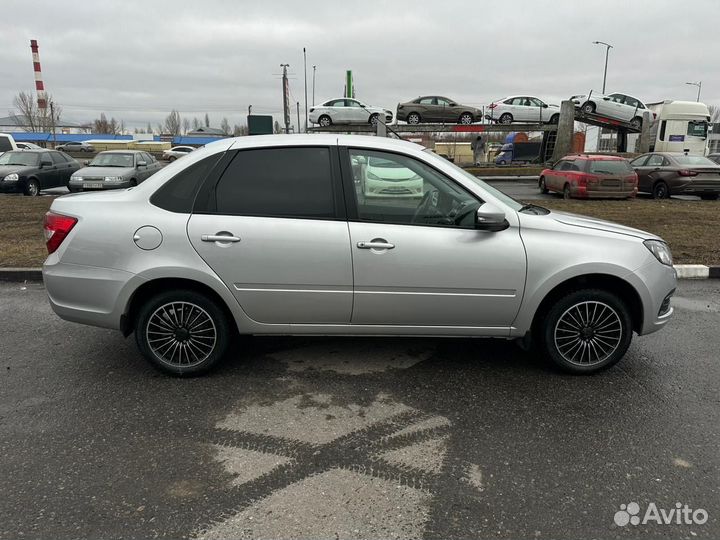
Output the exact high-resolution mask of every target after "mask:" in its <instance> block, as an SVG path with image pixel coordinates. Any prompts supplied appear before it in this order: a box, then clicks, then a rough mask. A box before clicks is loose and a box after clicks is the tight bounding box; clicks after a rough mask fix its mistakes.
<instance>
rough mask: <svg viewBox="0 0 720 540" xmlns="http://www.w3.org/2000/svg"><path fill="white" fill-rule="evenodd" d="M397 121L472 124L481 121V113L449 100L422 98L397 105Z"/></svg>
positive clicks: (431, 97) (437, 97) (434, 97)
mask: <svg viewBox="0 0 720 540" xmlns="http://www.w3.org/2000/svg"><path fill="white" fill-rule="evenodd" d="M397 119H398V120H404V121H405V122H407V123H408V124H419V123H420V122H452V123H453V124H454V123H458V124H472V123H473V122H477V121H479V120H481V119H482V111H481V110H480V109H476V108H475V107H470V106H469V105H460V104H459V103H457V102H456V101H453V100H452V99H450V98H446V97H442V96H424V97H419V98H417V99H414V100H412V101H408V102H407V103H399V104H398V106H397Z"/></svg>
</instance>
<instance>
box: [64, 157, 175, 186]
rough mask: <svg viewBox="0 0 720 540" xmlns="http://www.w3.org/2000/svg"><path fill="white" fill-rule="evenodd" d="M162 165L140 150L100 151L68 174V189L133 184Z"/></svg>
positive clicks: (144, 178) (147, 176)
mask: <svg viewBox="0 0 720 540" xmlns="http://www.w3.org/2000/svg"><path fill="white" fill-rule="evenodd" d="M160 169H162V165H161V164H160V163H159V162H158V161H157V160H156V159H155V158H154V157H152V155H150V154H148V153H147V152H142V151H140V150H108V151H106V152H100V153H99V154H98V155H97V156H95V158H94V159H93V160H92V161H89V162H86V166H85V167H84V168H82V169H80V170H79V171H77V172H75V173H74V174H73V175H72V176H71V177H70V182H69V183H68V188H69V189H70V191H72V192H75V191H91V190H105V189H122V188H129V187H133V186H137V185H138V184H139V183H140V182H142V181H144V180H146V179H148V178H149V177H150V176H152V175H153V174H155V173H156V172H157V171H159V170H160Z"/></svg>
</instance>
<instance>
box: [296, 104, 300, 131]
mask: <svg viewBox="0 0 720 540" xmlns="http://www.w3.org/2000/svg"><path fill="white" fill-rule="evenodd" d="M296 103H297V114H298V128H297V132H298V133H300V102H299V101H298V102H296Z"/></svg>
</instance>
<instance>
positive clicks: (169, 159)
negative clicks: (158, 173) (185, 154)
mask: <svg viewBox="0 0 720 540" xmlns="http://www.w3.org/2000/svg"><path fill="white" fill-rule="evenodd" d="M176 159H177V157H175V156H170V157H169V158H168V161H169V162H170V163H172V162H173V161H175V160H176Z"/></svg>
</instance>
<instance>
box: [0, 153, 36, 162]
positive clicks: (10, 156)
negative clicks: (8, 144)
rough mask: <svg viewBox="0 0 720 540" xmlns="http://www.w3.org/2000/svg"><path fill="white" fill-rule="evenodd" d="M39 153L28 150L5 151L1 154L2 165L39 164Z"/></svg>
mask: <svg viewBox="0 0 720 540" xmlns="http://www.w3.org/2000/svg"><path fill="white" fill-rule="evenodd" d="M37 162H38V154H35V153H28V152H5V153H4V154H3V155H1V156H0V165H37Z"/></svg>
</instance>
